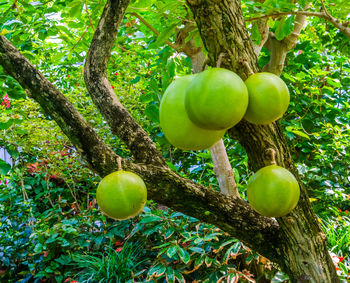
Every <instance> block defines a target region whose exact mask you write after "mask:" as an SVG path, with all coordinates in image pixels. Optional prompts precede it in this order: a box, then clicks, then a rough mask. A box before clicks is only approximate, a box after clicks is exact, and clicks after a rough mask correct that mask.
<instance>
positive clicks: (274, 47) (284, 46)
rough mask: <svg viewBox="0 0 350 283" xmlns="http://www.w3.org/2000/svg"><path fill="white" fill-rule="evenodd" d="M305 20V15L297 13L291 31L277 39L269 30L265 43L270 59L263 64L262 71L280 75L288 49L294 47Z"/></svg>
mask: <svg viewBox="0 0 350 283" xmlns="http://www.w3.org/2000/svg"><path fill="white" fill-rule="evenodd" d="M305 20H306V16H304V15H297V16H296V17H295V21H294V28H293V32H292V33H291V34H290V35H288V36H287V37H285V38H284V39H282V40H277V39H276V38H275V35H274V34H273V33H272V32H270V34H269V37H268V39H267V41H266V43H265V46H266V48H267V49H269V50H270V61H269V62H268V63H267V64H266V65H265V66H264V68H263V71H267V72H271V73H274V74H276V75H278V76H280V75H281V73H282V70H283V67H284V61H285V59H286V56H287V54H288V52H289V50H291V49H293V48H294V47H295V45H296V43H297V40H298V37H299V34H300V32H301V30H302V28H303V26H304V23H305Z"/></svg>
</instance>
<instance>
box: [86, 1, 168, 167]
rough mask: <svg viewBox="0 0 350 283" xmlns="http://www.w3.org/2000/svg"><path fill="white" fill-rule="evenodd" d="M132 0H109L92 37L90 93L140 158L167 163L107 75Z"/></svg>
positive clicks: (114, 130) (88, 69)
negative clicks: (119, 30)
mask: <svg viewBox="0 0 350 283" xmlns="http://www.w3.org/2000/svg"><path fill="white" fill-rule="evenodd" d="M128 4H129V0H121V1H108V2H107V4H106V5H105V8H104V10H103V13H102V16H101V19H100V21H99V24H98V26H97V29H96V31H95V34H94V37H93V39H92V42H91V45H90V48H89V52H88V55H87V58H86V62H85V66H84V79H85V84H86V87H87V89H88V91H89V94H90V96H91V98H92V100H93V102H94V103H95V105H96V106H97V108H98V109H99V111H100V112H101V114H102V115H103V117H104V118H105V119H106V121H107V123H108V124H109V126H110V128H111V131H112V133H113V134H115V135H116V136H118V137H119V138H121V139H122V140H123V141H124V142H125V143H126V145H127V146H128V148H129V149H130V150H131V152H132V153H133V156H134V158H135V160H136V161H137V162H141V163H147V164H154V165H161V166H164V165H165V161H164V159H163V157H162V155H161V154H160V152H159V151H158V150H157V148H156V146H155V144H154V143H153V142H152V140H151V138H150V137H149V136H148V134H147V133H146V132H145V131H144V130H143V129H142V127H141V126H140V125H139V124H137V122H136V121H135V120H134V118H133V117H132V116H131V115H130V113H129V112H128V111H127V110H126V109H125V108H124V107H123V106H122V105H121V103H120V102H119V100H118V98H117V96H116V95H115V93H114V91H113V89H112V86H111V84H110V83H109V81H108V79H107V64H108V61H109V58H110V55H111V50H112V48H113V44H114V41H115V37H116V35H117V31H118V28H119V26H120V24H121V21H122V19H123V17H124V13H125V10H126V7H127V6H128Z"/></svg>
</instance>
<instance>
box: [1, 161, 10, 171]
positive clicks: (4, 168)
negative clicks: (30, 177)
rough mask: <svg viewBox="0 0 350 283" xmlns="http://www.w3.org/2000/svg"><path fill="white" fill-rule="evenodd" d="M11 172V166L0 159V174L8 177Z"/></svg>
mask: <svg viewBox="0 0 350 283" xmlns="http://www.w3.org/2000/svg"><path fill="white" fill-rule="evenodd" d="M10 170H11V165H10V164H7V163H6V162H5V161H4V160H1V159H0V174H1V175H6V174H7V173H8V172H9V171H10Z"/></svg>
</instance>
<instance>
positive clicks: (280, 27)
mask: <svg viewBox="0 0 350 283" xmlns="http://www.w3.org/2000/svg"><path fill="white" fill-rule="evenodd" d="M285 21H286V17H282V19H281V20H280V21H279V22H278V24H277V28H276V31H275V36H276V38H277V40H282V39H283V38H284V36H285V35H284V29H283V26H284V23H285Z"/></svg>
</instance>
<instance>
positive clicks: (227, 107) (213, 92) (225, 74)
mask: <svg viewBox="0 0 350 283" xmlns="http://www.w3.org/2000/svg"><path fill="white" fill-rule="evenodd" d="M247 106H248V92H247V88H246V86H245V85H244V82H243V81H242V79H241V78H240V77H239V76H238V75H236V74H235V73H233V72H231V71H229V70H226V69H220V68H214V69H210V70H206V71H204V72H202V73H200V74H198V75H197V76H196V77H195V78H194V79H193V80H192V82H191V83H190V84H189V85H188V88H187V90H186V96H185V107H186V112H187V114H188V117H189V118H190V119H191V121H192V122H193V123H195V124H196V125H197V126H198V127H201V128H204V129H210V130H222V129H228V128H231V127H233V126H234V125H236V124H237V123H238V122H239V121H240V120H241V119H242V118H243V116H244V114H245V112H246V110H247Z"/></svg>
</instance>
